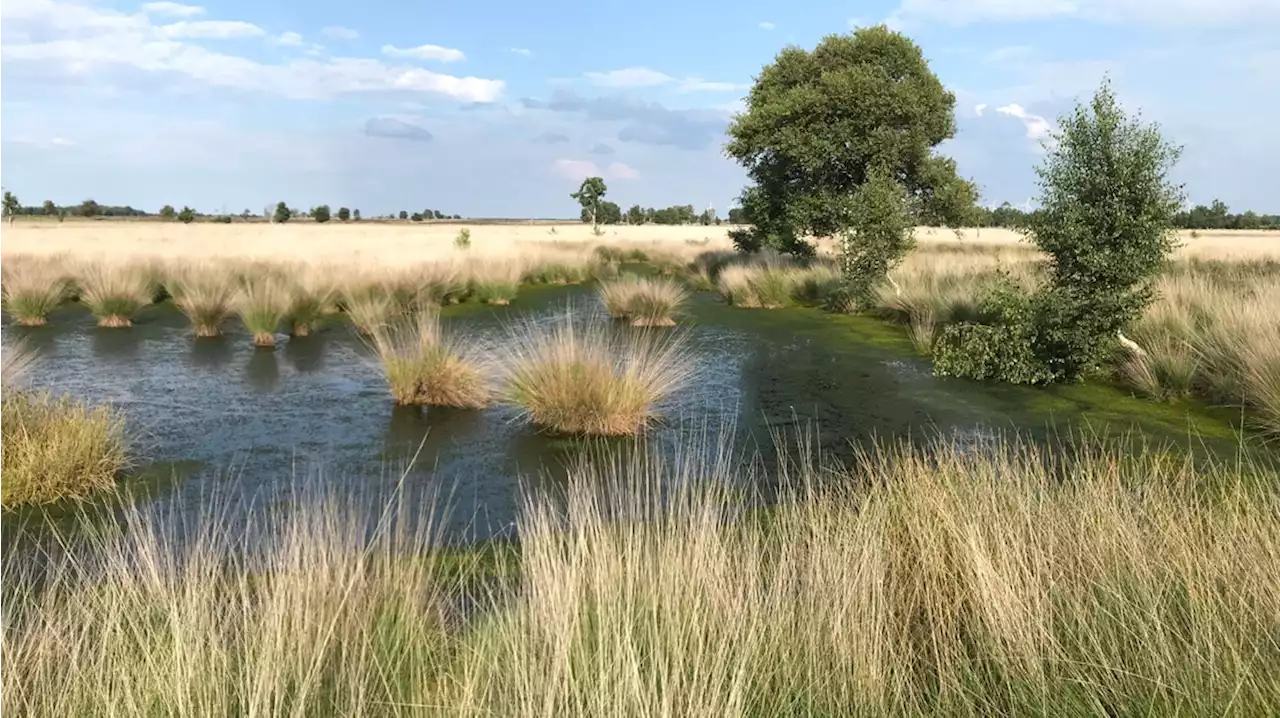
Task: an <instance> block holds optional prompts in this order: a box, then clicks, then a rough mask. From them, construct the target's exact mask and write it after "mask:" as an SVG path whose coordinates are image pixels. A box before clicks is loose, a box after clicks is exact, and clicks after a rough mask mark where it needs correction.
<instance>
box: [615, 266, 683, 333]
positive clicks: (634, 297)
mask: <svg viewBox="0 0 1280 718" xmlns="http://www.w3.org/2000/svg"><path fill="white" fill-rule="evenodd" d="M688 298H689V293H688V291H686V290H685V289H684V287H682V286H680V285H679V284H677V283H676V282H674V281H671V280H669V279H658V278H651V277H634V276H632V277H624V278H622V279H618V280H614V281H604V282H601V283H600V299H601V301H602V302H603V303H604V307H605V310H606V311H607V312H609V316H611V317H613V318H614V319H619V320H627V321H630V322H631V323H632V324H633V325H634V326H638V327H670V326H675V323H676V321H675V316H676V313H677V312H678V311H679V310H680V306H681V305H682V304H684V302H685V301H686V300H687V299H688Z"/></svg>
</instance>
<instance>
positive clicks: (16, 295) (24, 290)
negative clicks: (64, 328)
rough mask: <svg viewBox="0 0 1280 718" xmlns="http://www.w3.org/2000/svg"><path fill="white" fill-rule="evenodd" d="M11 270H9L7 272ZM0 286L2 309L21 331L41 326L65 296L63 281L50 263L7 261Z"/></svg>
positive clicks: (60, 274)
mask: <svg viewBox="0 0 1280 718" xmlns="http://www.w3.org/2000/svg"><path fill="white" fill-rule="evenodd" d="M11 267H12V269H11ZM5 269H6V270H9V271H6V272H5V273H4V278H3V286H0V293H2V295H3V300H4V309H5V311H7V312H9V315H10V316H11V317H13V321H14V323H15V324H18V325H20V326H24V327H39V326H44V324H45V322H47V321H48V316H49V312H52V311H53V310H54V309H57V308H58V306H59V305H60V304H62V302H63V300H64V299H66V296H67V280H66V278H65V277H64V276H63V273H62V270H61V269H60V268H58V267H57V265H56V264H54V263H53V262H48V261H41V260H33V261H29V262H22V263H20V264H19V263H17V262H15V261H14V260H9V264H8V265H7V266H6V267H5Z"/></svg>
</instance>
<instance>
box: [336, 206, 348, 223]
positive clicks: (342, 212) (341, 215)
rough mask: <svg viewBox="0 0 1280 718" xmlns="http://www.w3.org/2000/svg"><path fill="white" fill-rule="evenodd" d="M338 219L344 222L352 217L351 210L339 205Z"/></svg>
mask: <svg viewBox="0 0 1280 718" xmlns="http://www.w3.org/2000/svg"><path fill="white" fill-rule="evenodd" d="M338 219H340V220H342V221H343V222H346V221H347V220H349V219H351V210H349V209H347V208H346V207H339V208H338Z"/></svg>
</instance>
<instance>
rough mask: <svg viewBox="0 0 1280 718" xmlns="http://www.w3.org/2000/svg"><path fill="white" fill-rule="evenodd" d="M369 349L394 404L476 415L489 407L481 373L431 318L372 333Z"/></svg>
mask: <svg viewBox="0 0 1280 718" xmlns="http://www.w3.org/2000/svg"><path fill="white" fill-rule="evenodd" d="M373 347H374V350H375V351H376V352H377V353H378V360H379V361H380V362H381V363H382V369H383V372H384V373H385V374H386V377H387V385H388V386H389V387H390V389H391V396H392V397H393V398H394V399H395V401H396V403H397V404H426V405H431V406H452V407H457V408H463V409H479V408H482V407H484V406H485V405H487V404H488V403H489V388H488V385H487V382H486V381H485V376H484V373H483V372H482V371H481V370H480V369H479V368H478V367H477V364H476V362H475V361H473V360H471V359H469V358H467V357H465V356H464V355H463V353H462V351H461V350H460V349H459V346H458V344H457V342H455V341H452V340H451V338H449V337H448V336H446V335H445V334H444V332H443V331H442V329H441V326H440V315H439V314H438V313H437V312H434V311H428V312H422V313H419V314H418V315H417V316H415V317H413V318H411V319H404V320H401V321H399V322H394V323H392V324H390V325H388V326H383V327H379V328H377V329H375V330H374V332H373Z"/></svg>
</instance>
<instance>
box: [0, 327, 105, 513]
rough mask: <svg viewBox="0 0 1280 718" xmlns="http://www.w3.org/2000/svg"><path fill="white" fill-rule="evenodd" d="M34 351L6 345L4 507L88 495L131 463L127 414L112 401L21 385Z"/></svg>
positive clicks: (1, 414)
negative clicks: (92, 403)
mask: <svg viewBox="0 0 1280 718" xmlns="http://www.w3.org/2000/svg"><path fill="white" fill-rule="evenodd" d="M33 358H34V357H33V355H32V353H31V352H30V351H29V350H28V349H27V347H26V346H25V345H23V344H17V345H14V346H6V347H4V359H3V369H2V370H0V377H2V378H0V383H2V384H3V389H4V396H3V398H2V399H0V463H2V464H3V465H4V481H3V482H0V507H3V508H6V509H7V508H12V507H14V506H21V505H24V504H43V503H48V502H50V501H57V500H59V499H68V498H83V497H85V496H88V495H89V494H91V493H93V492H95V491H98V490H101V489H105V488H110V487H111V486H112V484H113V483H114V482H115V478H116V475H117V474H119V473H120V472H121V471H123V470H124V469H125V468H126V467H127V466H128V463H129V461H128V442H127V438H126V435H125V430H124V419H123V417H122V416H121V415H120V414H119V413H118V412H116V411H114V410H113V409H111V408H110V407H106V406H100V407H89V406H86V405H84V404H81V403H79V402H76V401H72V400H71V399H69V398H66V397H57V398H55V397H54V396H53V395H51V394H49V393H47V392H43V393H31V392H28V391H25V390H24V389H23V387H22V386H21V384H22V380H23V377H24V375H25V374H26V372H27V370H28V369H29V368H30V366H31V364H32V359H33Z"/></svg>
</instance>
